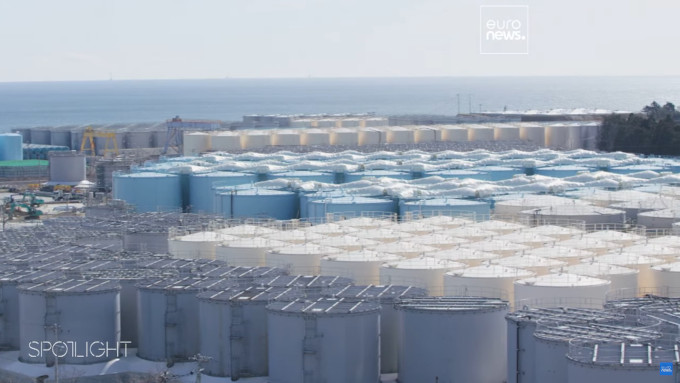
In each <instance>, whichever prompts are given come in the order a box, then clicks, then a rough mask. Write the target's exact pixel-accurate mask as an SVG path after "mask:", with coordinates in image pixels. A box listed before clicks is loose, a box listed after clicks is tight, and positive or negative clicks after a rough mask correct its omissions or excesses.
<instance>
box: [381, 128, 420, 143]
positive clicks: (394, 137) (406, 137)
mask: <svg viewBox="0 0 680 383" xmlns="http://www.w3.org/2000/svg"><path fill="white" fill-rule="evenodd" d="M386 132H387V137H386V138H387V143H389V144H413V143H414V142H415V138H414V134H413V129H412V127H404V126H390V127H389V128H387V130H386Z"/></svg>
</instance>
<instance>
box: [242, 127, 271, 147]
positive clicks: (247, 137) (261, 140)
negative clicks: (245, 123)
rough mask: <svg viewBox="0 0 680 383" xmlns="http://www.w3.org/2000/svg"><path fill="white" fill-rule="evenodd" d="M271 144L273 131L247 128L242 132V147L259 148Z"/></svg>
mask: <svg viewBox="0 0 680 383" xmlns="http://www.w3.org/2000/svg"><path fill="white" fill-rule="evenodd" d="M269 145H271V133H270V132H269V131H262V130H247V131H245V132H243V133H241V148H242V149H244V150H248V149H259V148H263V147H265V146H269Z"/></svg>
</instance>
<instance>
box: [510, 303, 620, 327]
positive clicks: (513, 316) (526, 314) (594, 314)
mask: <svg viewBox="0 0 680 383" xmlns="http://www.w3.org/2000/svg"><path fill="white" fill-rule="evenodd" d="M505 318H506V319H508V320H512V321H515V322H519V321H526V322H534V323H537V322H539V321H541V320H549V321H551V322H555V323H564V324H566V323H582V322H596V323H616V322H622V321H623V320H624V319H625V318H626V316H625V315H623V314H620V313H615V312H611V311H607V310H598V309H588V308H574V307H555V308H543V307H541V308H539V307H524V308H522V309H520V310H517V311H514V312H512V313H509V314H508V315H506V316H505Z"/></svg>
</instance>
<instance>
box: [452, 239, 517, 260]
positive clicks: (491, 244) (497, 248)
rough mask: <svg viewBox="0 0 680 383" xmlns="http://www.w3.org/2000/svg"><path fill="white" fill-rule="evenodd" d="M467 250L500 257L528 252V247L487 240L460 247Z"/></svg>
mask: <svg viewBox="0 0 680 383" xmlns="http://www.w3.org/2000/svg"><path fill="white" fill-rule="evenodd" d="M461 247H466V248H468V249H473V250H478V251H483V252H485V253H494V254H498V255H499V256H501V257H508V256H511V255H513V254H515V253H517V252H519V251H524V250H529V249H530V247H529V246H525V245H522V244H519V243H513V242H509V241H503V240H495V239H487V240H485V241H479V242H470V243H465V244H463V245H461Z"/></svg>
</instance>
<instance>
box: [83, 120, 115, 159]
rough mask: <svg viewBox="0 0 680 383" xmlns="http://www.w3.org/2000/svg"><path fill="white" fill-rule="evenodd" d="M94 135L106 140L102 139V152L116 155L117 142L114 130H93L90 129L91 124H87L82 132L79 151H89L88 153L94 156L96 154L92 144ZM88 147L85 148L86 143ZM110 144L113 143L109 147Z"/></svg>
mask: <svg viewBox="0 0 680 383" xmlns="http://www.w3.org/2000/svg"><path fill="white" fill-rule="evenodd" d="M95 137H98V138H105V139H106V141H104V150H103V152H104V154H106V153H113V154H115V155H118V143H117V142H116V133H115V132H105V131H101V130H94V129H92V127H91V126H88V127H87V128H86V129H85V131H84V132H83V141H82V142H81V143H80V152H81V153H84V152H86V151H90V155H92V156H94V155H96V154H97V153H96V151H95V145H94V139H95ZM87 144H89V145H88V147H87V148H86V145H87ZM110 144H113V148H109V146H110Z"/></svg>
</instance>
